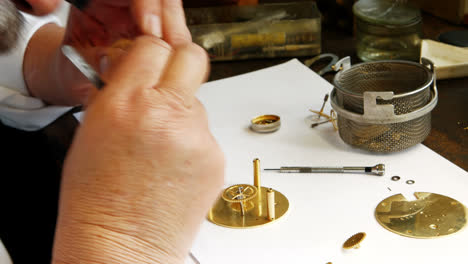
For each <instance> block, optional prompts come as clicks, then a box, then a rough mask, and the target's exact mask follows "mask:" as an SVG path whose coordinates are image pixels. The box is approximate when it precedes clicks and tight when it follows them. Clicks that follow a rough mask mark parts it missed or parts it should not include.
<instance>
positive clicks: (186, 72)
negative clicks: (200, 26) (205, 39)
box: [156, 43, 209, 107]
mask: <svg viewBox="0 0 468 264" xmlns="http://www.w3.org/2000/svg"><path fill="white" fill-rule="evenodd" d="M208 66H209V63H208V56H207V54H206V52H205V51H204V50H203V49H202V48H201V47H199V46H197V45H196V44H193V43H190V44H187V45H184V46H180V47H179V48H178V49H176V50H175V51H174V54H173V56H172V58H171V60H170V61H169V64H168V65H167V67H166V71H165V73H164V75H163V77H162V78H161V81H160V82H159V84H158V85H157V87H156V89H158V90H159V91H161V92H169V93H171V94H174V95H175V96H176V97H178V98H180V99H181V100H182V101H183V103H184V105H185V106H187V107H191V105H192V103H193V100H194V99H195V97H194V95H195V92H196V91H197V90H198V88H199V87H200V85H201V84H202V83H203V82H204V81H205V80H206V78H207V75H208V71H209V70H208Z"/></svg>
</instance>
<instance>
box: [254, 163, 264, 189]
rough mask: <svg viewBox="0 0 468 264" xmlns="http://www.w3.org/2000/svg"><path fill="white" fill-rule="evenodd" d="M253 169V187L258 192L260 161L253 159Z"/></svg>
mask: <svg viewBox="0 0 468 264" xmlns="http://www.w3.org/2000/svg"><path fill="white" fill-rule="evenodd" d="M253 167H254V186H255V187H257V190H259V191H260V187H262V186H261V185H260V160H259V159H254V161H253Z"/></svg>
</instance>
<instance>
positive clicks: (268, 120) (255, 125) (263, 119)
mask: <svg viewBox="0 0 468 264" xmlns="http://www.w3.org/2000/svg"><path fill="white" fill-rule="evenodd" d="M280 127H281V119H280V117H279V116H277V115H262V116H258V117H255V118H254V119H252V120H251V125H250V128H251V129H252V130H253V131H255V132H259V133H271V132H275V131H277V130H278V129H280Z"/></svg>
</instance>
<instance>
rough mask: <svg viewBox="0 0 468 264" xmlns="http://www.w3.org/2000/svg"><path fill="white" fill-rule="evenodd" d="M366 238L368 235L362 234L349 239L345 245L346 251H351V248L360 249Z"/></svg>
mask: <svg viewBox="0 0 468 264" xmlns="http://www.w3.org/2000/svg"><path fill="white" fill-rule="evenodd" d="M364 238H366V233H364V232H361V233H357V234H355V235H353V236H352V237H350V238H348V240H346V241H345V242H344V244H343V248H344V249H351V248H355V249H357V248H359V247H360V243H361V242H362V241H363V240H364Z"/></svg>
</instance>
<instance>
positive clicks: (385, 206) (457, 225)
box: [375, 192, 467, 238]
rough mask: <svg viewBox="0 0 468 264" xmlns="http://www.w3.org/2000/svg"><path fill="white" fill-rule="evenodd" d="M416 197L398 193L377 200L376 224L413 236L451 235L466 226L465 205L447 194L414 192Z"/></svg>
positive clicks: (433, 236)
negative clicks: (409, 199) (411, 197)
mask: <svg viewBox="0 0 468 264" xmlns="http://www.w3.org/2000/svg"><path fill="white" fill-rule="evenodd" d="M414 195H415V196H416V198H418V200H415V201H407V200H406V199H405V197H404V196H403V195H401V194H397V195H393V196H391V197H388V198H387V199H385V200H383V201H382V202H380V204H379V205H378V206H377V208H376V209H375V217H376V219H377V221H378V222H379V224H381V225H382V226H383V227H384V228H386V229H387V230H390V231H391V232H394V233H397V234H399V235H402V236H407V237H413V238H435V237H440V236H445V235H450V234H453V233H455V232H457V231H460V230H461V229H462V228H463V227H464V226H465V225H466V214H467V211H466V208H465V206H464V205H463V204H461V203H460V202H458V201H457V200H454V199H452V198H450V197H447V196H443V195H440V194H435V193H425V192H416V193H414Z"/></svg>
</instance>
